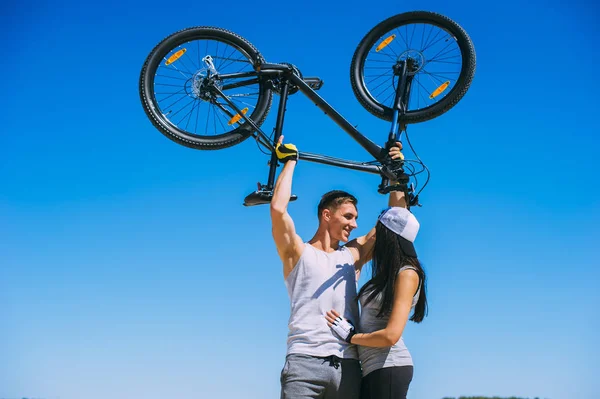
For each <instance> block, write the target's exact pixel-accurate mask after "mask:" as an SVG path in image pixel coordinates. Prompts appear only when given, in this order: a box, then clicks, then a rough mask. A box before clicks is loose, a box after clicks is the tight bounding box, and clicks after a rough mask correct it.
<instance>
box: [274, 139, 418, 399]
mask: <svg viewBox="0 0 600 399" xmlns="http://www.w3.org/2000/svg"><path fill="white" fill-rule="evenodd" d="M282 142H283V136H282V137H280V139H279V142H278V143H277V156H278V158H279V160H280V161H282V162H284V163H285V165H284V167H283V170H282V171H281V173H280V174H279V177H278V179H277V183H276V184H275V190H274V192H273V199H272V201H271V222H272V225H273V238H274V240H275V245H276V247H277V252H278V254H279V257H280V258H281V261H282V262H283V278H284V280H285V284H286V287H287V289H288V294H289V296H290V302H291V315H290V319H289V323H288V327H289V333H288V345H287V356H286V361H285V365H284V367H283V370H282V372H281V398H282V399H300V398H302V399H304V398H325V399H335V398H340V399H358V397H359V393H360V380H361V369H360V364H359V361H358V354H357V350H356V347H355V346H354V345H351V344H349V343H347V342H345V341H343V340H341V339H340V338H338V337H337V336H336V335H335V334H333V333H332V331H331V329H330V328H329V326H328V325H327V322H326V320H325V317H324V316H325V314H326V312H327V311H328V310H330V309H336V310H338V311H339V313H340V314H341V315H342V316H343V317H344V318H345V319H347V320H350V321H351V322H353V323H356V322H358V305H357V302H356V301H355V298H356V282H357V281H358V278H359V276H360V270H361V268H362V266H363V265H364V264H365V263H366V262H367V261H369V259H370V258H371V252H372V248H373V245H374V242H375V228H373V229H371V231H370V232H369V233H368V234H366V235H364V236H361V237H358V238H355V239H354V240H352V241H350V242H348V240H349V237H350V233H351V232H352V230H354V229H355V228H357V223H356V220H357V218H358V210H357V208H356V204H357V200H356V198H355V197H354V196H352V195H351V194H349V193H346V192H344V191H337V190H336V191H330V192H328V193H326V194H325V195H323V197H322V199H321V202H320V203H319V206H318V218H319V227H318V228H317V231H316V233H315V235H314V236H313V238H312V239H310V240H309V241H308V242H306V243H305V242H303V240H302V239H301V238H300V237H299V236H298V235H297V234H296V230H295V227H294V222H293V220H292V218H291V217H290V215H289V214H288V212H287V206H288V203H289V200H290V195H291V191H292V176H293V173H294V169H295V167H296V163H297V160H298V151H297V149H296V147H295V146H293V145H291V144H285V145H284V144H282ZM401 149H402V145H401V144H400V143H396V146H393V147H392V148H391V149H390V153H389V154H390V157H391V158H392V159H403V156H402V153H401V152H400V150H401ZM389 205H390V206H403V207H406V203H405V200H404V193H403V192H402V191H393V192H391V194H390V198H389ZM340 241H341V242H344V243H346V242H347V244H346V245H345V246H340Z"/></svg>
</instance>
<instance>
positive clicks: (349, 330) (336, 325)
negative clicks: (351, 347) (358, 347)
mask: <svg viewBox="0 0 600 399" xmlns="http://www.w3.org/2000/svg"><path fill="white" fill-rule="evenodd" d="M325 319H327V325H328V326H329V327H330V328H331V329H332V330H333V332H335V333H336V334H337V335H338V336H339V337H340V338H341V339H343V340H344V341H346V342H348V343H352V342H351V341H352V337H353V336H354V334H355V333H356V329H355V328H354V325H353V324H352V322H350V320H348V319H345V318H343V317H342V316H341V315H340V314H339V313H338V312H337V311H335V310H333V309H331V310H330V311H328V312H327V313H326V315H325Z"/></svg>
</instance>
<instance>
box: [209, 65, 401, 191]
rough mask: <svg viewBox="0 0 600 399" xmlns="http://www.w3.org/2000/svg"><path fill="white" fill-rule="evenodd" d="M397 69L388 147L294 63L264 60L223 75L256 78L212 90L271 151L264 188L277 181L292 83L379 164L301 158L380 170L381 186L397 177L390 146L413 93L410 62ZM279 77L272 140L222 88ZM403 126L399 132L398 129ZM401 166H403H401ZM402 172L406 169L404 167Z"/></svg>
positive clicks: (306, 155) (305, 155) (301, 155)
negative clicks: (363, 130) (360, 126)
mask: <svg viewBox="0 0 600 399" xmlns="http://www.w3.org/2000/svg"><path fill="white" fill-rule="evenodd" d="M394 73H395V74H396V75H397V76H399V81H398V82H399V83H398V85H397V89H396V96H395V110H394V117H393V120H392V125H391V130H390V134H389V137H388V141H387V143H386V145H385V147H380V146H378V145H377V144H375V143H373V142H372V141H371V140H369V139H368V138H367V137H366V136H365V135H363V134H362V133H361V132H359V131H358V130H357V129H356V128H355V127H354V126H353V125H352V124H351V123H350V122H348V121H347V120H346V119H345V118H344V117H343V116H342V115H341V114H340V113H339V112H338V111H337V110H336V109H335V108H333V107H332V106H331V105H329V104H328V103H327V102H326V101H325V99H323V97H321V96H320V95H319V94H317V92H316V91H315V90H313V89H312V88H311V87H310V86H309V85H308V84H307V83H306V82H305V81H304V80H303V79H302V78H300V77H298V76H297V75H296V74H294V73H293V69H292V67H291V66H289V65H286V64H262V65H260V69H259V70H258V71H257V72H246V73H238V74H227V75H220V78H221V79H227V78H230V79H231V78H243V77H249V78H251V77H256V79H250V80H248V81H243V82H236V83H233V84H231V85H226V86H224V87H223V88H221V89H219V88H218V87H216V86H214V85H213V86H212V90H214V92H215V93H216V94H217V95H218V96H219V97H221V98H222V99H223V100H224V101H225V102H227V104H228V105H229V106H230V107H231V108H232V109H234V110H235V112H237V115H240V116H241V118H242V119H243V120H244V121H245V122H247V123H249V124H250V125H251V126H252V127H253V129H254V130H255V133H254V134H253V136H254V137H255V139H256V140H257V142H258V143H259V144H261V145H263V146H264V147H266V148H267V149H268V150H269V151H271V162H270V170H269V178H268V182H267V184H266V185H265V186H263V187H262V188H263V189H266V190H272V189H273V187H274V182H275V175H276V170H277V161H278V160H277V155H276V153H275V148H274V145H273V144H274V143H276V142H277V141H278V140H279V137H280V136H281V134H282V131H283V123H284V117H285V110H286V104H287V98H288V95H289V89H290V86H295V87H297V88H298V90H299V91H300V92H302V93H303V94H304V95H305V96H306V97H308V98H309V99H310V100H311V101H313V102H314V103H315V105H316V106H317V107H318V108H319V109H320V110H322V111H323V112H324V113H325V114H326V115H327V116H328V117H329V118H330V119H331V120H333V121H334V122H335V123H336V124H337V125H338V126H340V127H341V128H342V130H344V131H345V132H346V133H347V134H348V135H350V137H351V138H352V139H354V140H355V141H356V142H357V143H358V144H359V145H360V146H362V147H363V148H364V149H365V150H366V151H367V152H368V153H369V154H370V155H371V156H373V158H374V159H375V160H376V161H378V162H379V165H372V164H368V163H364V162H356V161H349V160H346V159H340V158H333V157H329V156H326V155H321V154H314V153H309V152H299V154H298V157H299V159H302V160H306V161H310V162H316V163H321V164H326V165H332V166H338V167H342V168H347V169H353V170H358V171H363V172H369V173H374V174H379V175H381V176H382V183H381V185H380V192H381V188H382V187H383V186H384V185H387V183H388V181H389V180H394V179H396V178H397V177H398V175H397V172H398V168H393V167H392V165H393V164H394V162H393V161H392V160H391V159H390V157H389V155H388V150H389V148H390V146H392V145H393V144H394V143H395V142H396V141H398V138H399V135H400V134H401V133H402V131H404V129H405V128H406V125H405V124H403V123H402V122H401V120H402V115H404V113H405V112H406V109H407V102H408V98H409V94H410V86H411V82H412V76H410V75H409V74H408V73H407V63H406V62H404V61H399V62H398V64H397V65H396V67H395V68H394ZM273 78H277V79H279V81H281V88H280V99H279V109H278V113H277V122H276V124H275V134H274V138H273V141H272V142H271V141H270V139H269V138H268V136H267V135H266V134H265V133H264V132H263V131H262V130H261V129H260V128H259V127H258V126H257V125H256V124H255V123H254V121H252V120H251V119H250V118H249V117H247V116H246V115H245V114H244V113H243V112H242V111H241V110H240V109H239V108H238V107H237V106H236V105H235V104H234V103H233V102H232V101H231V100H229V99H228V98H227V96H226V95H225V94H224V93H223V91H222V90H225V89H229V88H234V87H241V86H245V85H250V84H255V83H256V82H257V81H258V80H259V79H273ZM307 79H308V78H307ZM399 130H400V133H399V132H398V131H399ZM400 170H401V168H400ZM402 172H403V171H402Z"/></svg>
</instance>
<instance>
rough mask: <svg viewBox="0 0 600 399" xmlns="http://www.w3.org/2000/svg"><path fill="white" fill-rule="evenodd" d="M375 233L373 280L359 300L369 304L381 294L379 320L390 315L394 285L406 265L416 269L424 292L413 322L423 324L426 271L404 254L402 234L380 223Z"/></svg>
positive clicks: (425, 307)
mask: <svg viewBox="0 0 600 399" xmlns="http://www.w3.org/2000/svg"><path fill="white" fill-rule="evenodd" d="M375 232H376V233H375V237H376V238H375V246H374V248H373V260H372V261H371V279H370V280H369V281H367V283H366V284H365V285H364V286H363V287H362V288H361V289H360V291H359V293H358V297H361V296H362V295H366V298H365V304H366V303H369V302H370V301H372V300H373V299H375V297H377V295H379V294H380V293H381V294H382V301H381V309H379V313H378V314H377V317H383V316H387V315H389V314H390V313H391V312H392V304H393V302H394V286H395V283H396V277H397V276H398V271H399V270H400V268H401V267H403V266H406V265H410V266H413V267H414V268H415V269H416V271H417V274H418V275H419V285H420V288H421V292H420V294H419V299H418V301H417V304H416V306H415V310H414V312H413V315H412V316H411V318H410V320H411V321H414V322H415V323H420V322H421V321H423V319H424V318H425V316H426V315H427V294H426V292H425V291H426V277H425V271H424V270H423V268H422V267H421V263H420V262H419V260H418V259H417V258H415V257H412V256H408V255H406V254H405V253H404V252H403V251H402V247H401V246H400V242H399V240H401V239H402V238H401V237H400V236H399V235H397V234H396V233H394V232H393V231H391V230H390V229H388V228H387V227H385V226H384V225H383V224H382V223H381V222H377V225H376V226H375Z"/></svg>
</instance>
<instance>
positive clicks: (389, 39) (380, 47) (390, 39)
mask: <svg viewBox="0 0 600 399" xmlns="http://www.w3.org/2000/svg"><path fill="white" fill-rule="evenodd" d="M395 38H396V35H395V34H393V35H392V36H390V37H388V38H387V39H385V40H384V41H382V42H381V43H379V46H377V48H376V49H375V52H377V53H378V52H380V51H381V50H383V49H384V48H385V47H386V46H387V45H388V44H390V43H391V42H392V40H394V39H395Z"/></svg>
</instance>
